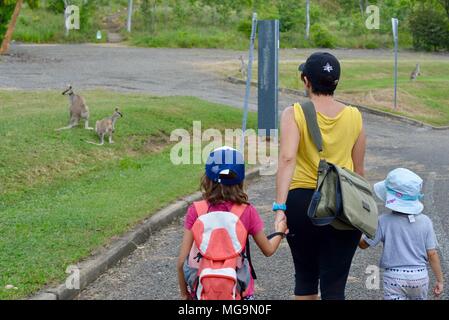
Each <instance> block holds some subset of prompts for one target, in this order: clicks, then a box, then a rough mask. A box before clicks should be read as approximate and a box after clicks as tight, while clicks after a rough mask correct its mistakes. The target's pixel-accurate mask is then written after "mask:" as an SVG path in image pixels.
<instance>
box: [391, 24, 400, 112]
mask: <svg viewBox="0 0 449 320" xmlns="http://www.w3.org/2000/svg"><path fill="white" fill-rule="evenodd" d="M391 22H392V26H393V38H394V109H396V108H397V106H398V23H399V21H398V19H396V18H392V19H391Z"/></svg>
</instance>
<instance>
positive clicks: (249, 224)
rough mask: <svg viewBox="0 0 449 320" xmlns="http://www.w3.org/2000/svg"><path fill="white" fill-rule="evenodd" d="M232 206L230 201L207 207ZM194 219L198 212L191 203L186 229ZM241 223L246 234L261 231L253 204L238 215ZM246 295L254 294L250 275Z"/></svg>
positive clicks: (261, 224)
mask: <svg viewBox="0 0 449 320" xmlns="http://www.w3.org/2000/svg"><path fill="white" fill-rule="evenodd" d="M232 206H233V203H232V202H229V201H228V202H223V203H219V204H216V205H212V206H210V207H209V212H210V211H230V210H231V208H232ZM196 219H198V213H197V212H196V209H195V206H194V205H193V204H192V205H191V206H190V207H189V208H188V209H187V214H186V218H185V221H184V227H185V228H186V229H187V230H191V229H192V226H193V224H194V223H195V221H196ZM240 220H241V221H242V223H243V225H244V226H245V228H246V230H247V231H248V234H249V235H251V236H254V235H256V234H257V233H258V232H260V231H262V230H263V228H264V223H263V220H262V218H261V217H260V215H259V213H258V212H257V210H256V208H255V207H254V206H253V205H251V204H250V205H248V206H247V207H246V209H245V211H244V212H243V214H242V216H241V217H240ZM247 295H248V296H250V295H254V279H253V278H252V276H251V281H250V284H249V287H248V290H247Z"/></svg>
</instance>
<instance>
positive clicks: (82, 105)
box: [56, 85, 94, 131]
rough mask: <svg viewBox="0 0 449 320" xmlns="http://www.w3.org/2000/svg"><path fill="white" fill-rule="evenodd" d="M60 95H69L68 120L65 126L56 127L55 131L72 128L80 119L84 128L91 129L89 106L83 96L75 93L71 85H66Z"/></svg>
mask: <svg viewBox="0 0 449 320" xmlns="http://www.w3.org/2000/svg"><path fill="white" fill-rule="evenodd" d="M62 95H67V96H69V101H70V107H69V114H70V122H69V125H68V126H67V127H62V128H59V129H56V131H60V130H66V129H72V128H73V127H76V126H77V125H78V124H79V122H80V120H81V119H83V120H84V128H85V129H87V130H93V129H94V128H92V127H89V107H88V106H87V104H86V101H85V100H84V98H83V97H81V96H80V95H78V94H75V92H73V89H72V86H71V85H68V87H67V89H66V90H64V92H63V93H62Z"/></svg>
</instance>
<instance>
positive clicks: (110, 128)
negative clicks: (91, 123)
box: [86, 108, 123, 146]
mask: <svg viewBox="0 0 449 320" xmlns="http://www.w3.org/2000/svg"><path fill="white" fill-rule="evenodd" d="M120 117H123V114H122V113H121V112H120V111H119V109H118V108H115V110H114V113H113V114H112V116H110V117H107V118H104V119H102V120H98V121H97V122H96V123H95V132H96V133H97V135H98V137H99V138H100V143H95V142H92V141H86V142H87V143H90V144H95V145H97V146H102V145H103V144H104V136H105V135H108V136H109V143H114V141H112V134H113V133H114V132H115V122H116V121H117V119H118V118H120Z"/></svg>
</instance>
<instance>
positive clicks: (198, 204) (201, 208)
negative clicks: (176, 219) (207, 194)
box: [193, 200, 209, 217]
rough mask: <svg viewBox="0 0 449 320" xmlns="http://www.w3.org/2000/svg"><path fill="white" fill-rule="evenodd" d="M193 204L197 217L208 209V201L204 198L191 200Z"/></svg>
mask: <svg viewBox="0 0 449 320" xmlns="http://www.w3.org/2000/svg"><path fill="white" fill-rule="evenodd" d="M193 205H194V207H195V210H196V213H197V215H198V217H200V216H202V215H203V214H206V213H207V212H208V211H209V203H207V201H206V200H201V201H195V202H193Z"/></svg>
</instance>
